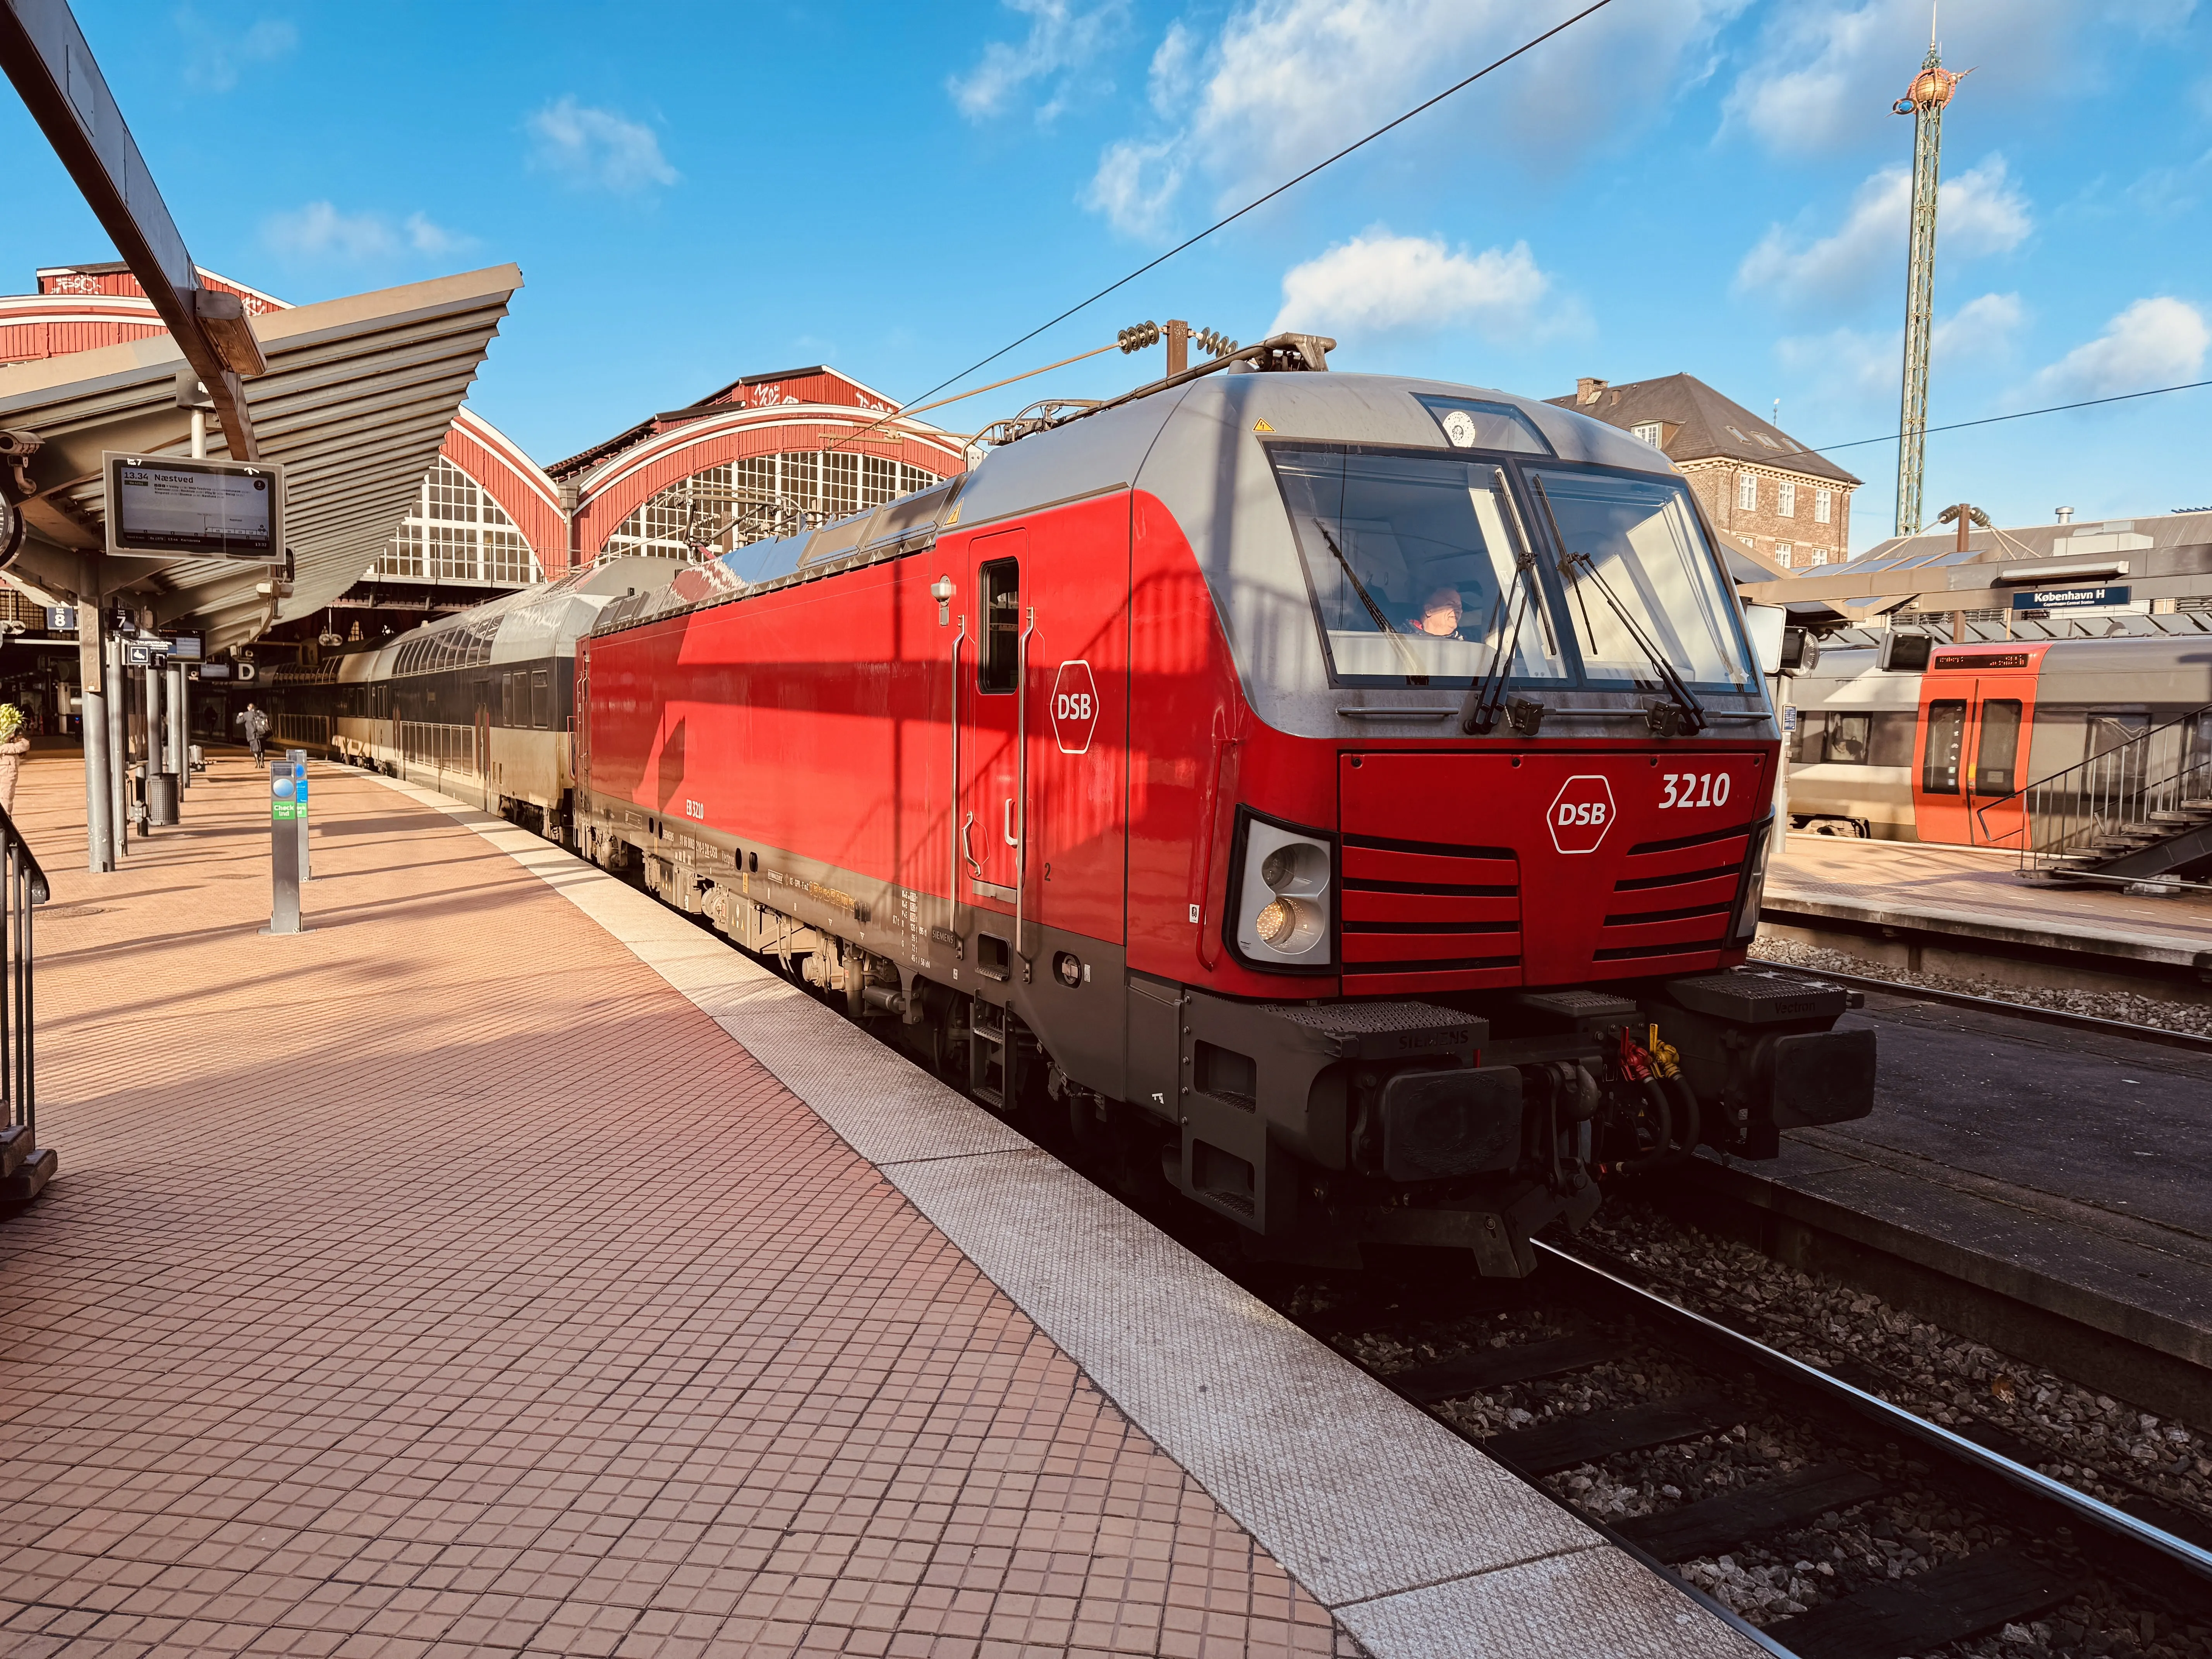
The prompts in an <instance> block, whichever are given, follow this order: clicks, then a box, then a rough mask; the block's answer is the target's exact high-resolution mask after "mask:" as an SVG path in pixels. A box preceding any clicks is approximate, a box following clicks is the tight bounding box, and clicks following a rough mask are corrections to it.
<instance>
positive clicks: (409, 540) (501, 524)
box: [373, 455, 544, 587]
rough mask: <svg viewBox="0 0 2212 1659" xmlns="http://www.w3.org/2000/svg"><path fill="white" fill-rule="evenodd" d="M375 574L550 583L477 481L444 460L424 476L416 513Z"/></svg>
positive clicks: (401, 524) (487, 583)
mask: <svg viewBox="0 0 2212 1659" xmlns="http://www.w3.org/2000/svg"><path fill="white" fill-rule="evenodd" d="M373 574H375V575H378V576H391V577H398V578H399V579H401V580H407V581H451V582H468V583H471V584H472V585H476V586H488V587H521V586H526V585H527V584H529V583H531V582H536V581H543V580H544V572H543V571H542V570H541V569H540V568H538V558H537V556H536V555H535V554H533V553H532V551H531V550H530V544H529V543H528V542H526V541H525V540H524V539H523V537H522V532H520V530H518V529H516V528H515V526H514V521H513V520H512V519H510V518H508V517H507V513H506V512H505V511H504V510H503V509H502V508H501V507H500V505H499V503H498V502H496V501H494V500H492V498H491V496H490V495H489V493H488V492H486V491H485V490H483V489H481V488H480V487H478V485H477V482H476V480H475V479H473V478H471V477H469V475H468V474H467V473H465V472H464V471H461V469H460V468H459V467H458V466H455V465H453V463H452V462H451V461H449V460H447V459H446V458H445V457H444V456H442V455H441V456H440V457H439V458H438V464H437V465H435V466H434V467H433V468H431V469H430V471H428V473H426V474H424V475H423V478H422V484H421V485H420V487H419V488H418V489H417V490H416V501H415V507H414V510H413V511H412V512H410V513H409V514H408V515H407V516H406V517H405V518H404V519H403V520H400V522H399V527H398V529H397V530H395V531H394V532H392V539H391V541H389V542H388V543H386V544H385V549H384V553H383V556H382V557H380V559H378V561H377V562H376V568H375V570H374V573H373Z"/></svg>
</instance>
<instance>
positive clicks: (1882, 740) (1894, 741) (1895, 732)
mask: <svg viewBox="0 0 2212 1659" xmlns="http://www.w3.org/2000/svg"><path fill="white" fill-rule="evenodd" d="M1919 735H1920V715H1919V713H1918V711H1917V710H1913V711H1911V712H1899V713H1893V714H1875V715H1874V716H1872V717H1871V719H1870V720H1869V725H1868V727H1867V764H1868V765H1869V766H1904V767H1910V766H1911V764H1912V744H1913V739H1914V738H1917V737H1918V736H1919Z"/></svg>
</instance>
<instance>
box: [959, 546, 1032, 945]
mask: <svg viewBox="0 0 2212 1659" xmlns="http://www.w3.org/2000/svg"><path fill="white" fill-rule="evenodd" d="M1028 552H1029V532H1027V531H1026V530H1005V531H1000V532H998V533H997V534H995V535H991V536H982V537H978V538H976V539H975V541H974V542H971V543H970V544H969V580H968V591H969V592H970V593H971V594H973V595H974V596H975V614H974V616H973V617H972V619H971V621H970V623H969V637H970V639H971V640H972V641H973V645H972V653H973V654H972V656H971V658H970V660H971V661H972V663H973V667H972V668H968V667H963V670H962V673H961V678H963V680H964V681H966V684H963V686H962V687H961V688H960V690H961V701H962V703H963V708H962V709H961V728H962V729H961V733H960V773H961V775H960V778H959V795H958V799H957V800H956V801H955V803H954V815H955V820H956V823H957V829H956V832H955V833H956V836H957V846H958V848H959V854H960V880H961V883H962V886H963V891H962V892H961V893H960V895H959V897H960V900H961V902H963V903H966V904H969V905H974V906H978V907H980V908H982V909H984V910H986V911H990V912H994V913H996V914H998V915H1003V916H1006V917H1008V918H1011V917H1012V915H1013V913H1014V903H1015V898H1016V888H1017V885H1018V883H1019V882H1020V880H1021V869H1022V858H1021V838H1022V833H1023V823H1022V817H1023V803H1022V799H1021V785H1022V765H1021V754H1020V745H1019V742H1018V733H1019V732H1020V729H1021V727H1022V726H1023V723H1024V722H1023V720H1022V714H1023V710H1022V707H1021V705H1022V701H1023V695H1024V688H1023V685H1022V678H1023V674H1022V669H1023V660H1022V659H1023V656H1024V631H1025V629H1026V628H1027V626H1028V624H1029V621H1030V615H1029V609H1028V604H1027V596H1026V595H1025V593H1024V576H1025V575H1026V574H1027V572H1026V570H1025V568H1024V567H1025V566H1026V564H1027V562H1028V558H1027V555H1028ZM991 931H993V932H994V936H996V935H997V934H998V933H1005V934H1006V942H1007V943H1008V944H1010V945H1011V944H1012V943H1013V942H1014V941H1013V940H1012V934H1011V932H1010V931H1008V930H1006V929H997V930H991ZM977 952H978V958H977V959H978V964H979V966H981V968H982V969H983V970H984V971H985V972H988V973H993V974H994V976H997V977H1006V975H1007V972H1008V970H1009V969H1011V966H1012V963H1011V961H1010V960H1009V959H1008V957H1006V956H1005V955H1003V954H1000V955H998V956H997V957H996V959H995V960H994V953H992V952H989V951H985V949H984V947H982V946H981V945H978V946H977Z"/></svg>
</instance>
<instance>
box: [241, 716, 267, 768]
mask: <svg viewBox="0 0 2212 1659" xmlns="http://www.w3.org/2000/svg"><path fill="white" fill-rule="evenodd" d="M238 723H239V724H240V726H244V727H245V728H246V747H247V748H248V749H251V750H252V751H253V763H254V764H255V765H256V766H258V765H259V764H260V763H261V745H262V743H263V741H264V739H265V738H267V737H268V736H269V716H268V715H266V714H264V713H262V712H261V710H260V709H258V708H255V707H254V706H253V704H252V703H250V702H249V703H247V704H246V708H244V709H243V710H242V711H241V712H240V714H239V716H238Z"/></svg>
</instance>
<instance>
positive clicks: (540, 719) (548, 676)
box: [530, 668, 553, 732]
mask: <svg viewBox="0 0 2212 1659" xmlns="http://www.w3.org/2000/svg"><path fill="white" fill-rule="evenodd" d="M530 723H531V725H532V726H535V727H537V728H538V730H539V731H540V732H550V731H551V730H552V729H553V676H552V673H551V671H550V670H547V669H544V668H533V669H532V670H531V671H530Z"/></svg>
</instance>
